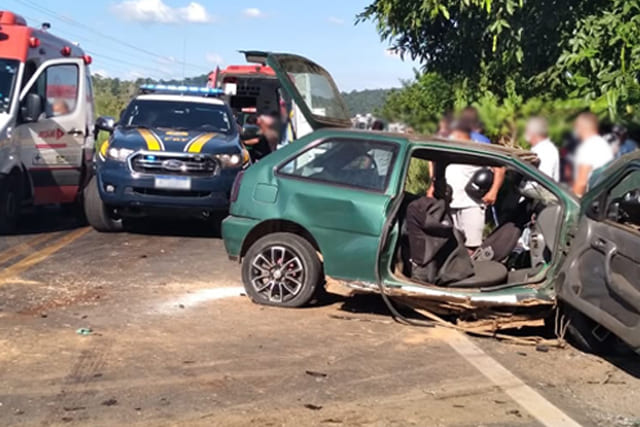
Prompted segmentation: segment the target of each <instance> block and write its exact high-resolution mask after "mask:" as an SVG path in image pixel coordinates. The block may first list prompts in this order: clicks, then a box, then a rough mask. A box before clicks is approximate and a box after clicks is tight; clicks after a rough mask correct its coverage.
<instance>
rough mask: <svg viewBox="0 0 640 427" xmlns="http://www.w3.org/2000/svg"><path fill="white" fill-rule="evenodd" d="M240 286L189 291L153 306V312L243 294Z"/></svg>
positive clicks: (191, 305)
mask: <svg viewBox="0 0 640 427" xmlns="http://www.w3.org/2000/svg"><path fill="white" fill-rule="evenodd" d="M244 294H245V293H244V288H243V287H242V286H229V287H226V288H207V289H200V290H197V291H194V292H189V293H186V294H183V295H181V296H179V297H178V298H176V299H172V300H171V301H166V302H163V303H162V304H160V305H159V306H158V307H156V308H155V310H154V312H172V313H173V312H176V311H177V310H182V309H183V308H190V307H193V306H196V305H199V304H202V303H205V302H208V301H214V300H218V299H223V298H232V297H239V296H242V295H244Z"/></svg>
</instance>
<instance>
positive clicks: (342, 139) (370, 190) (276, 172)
mask: <svg viewBox="0 0 640 427" xmlns="http://www.w3.org/2000/svg"><path fill="white" fill-rule="evenodd" d="M336 141H340V142H353V143H358V144H362V143H365V142H374V143H376V144H380V145H386V146H389V147H392V149H393V150H392V155H391V160H390V161H389V171H388V172H387V175H386V177H385V181H384V187H383V188H382V189H381V190H377V189H373V188H366V187H360V186H356V185H350V184H345V183H340V182H335V181H326V180H323V179H317V178H309V177H304V176H298V175H293V174H289V173H286V172H282V169H283V168H284V167H285V166H286V165H287V164H288V163H290V162H291V161H293V160H295V159H296V158H298V157H300V156H302V155H303V154H305V153H307V152H309V151H311V150H313V149H314V148H316V147H318V146H319V145H322V144H324V143H326V142H336ZM399 152H400V145H399V144H398V143H395V142H393V141H378V140H375V139H374V138H348V137H337V138H336V137H330V136H327V137H323V138H320V139H317V140H315V141H313V142H312V143H310V144H309V145H307V146H306V147H305V148H304V149H303V150H301V151H297V152H296V153H295V154H292V155H291V156H288V157H287V158H286V159H285V160H284V161H282V162H280V163H278V164H277V165H276V166H275V167H274V175H275V176H277V177H279V178H287V179H292V180H296V181H303V182H310V183H317V184H322V185H330V186H334V187H340V188H348V189H351V190H358V191H364V192H367V193H373V194H386V193H387V192H388V190H389V184H390V182H391V177H392V176H393V174H394V173H395V171H396V167H397V166H396V161H397V159H398V153H399Z"/></svg>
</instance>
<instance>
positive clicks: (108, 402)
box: [102, 397, 118, 406]
mask: <svg viewBox="0 0 640 427" xmlns="http://www.w3.org/2000/svg"><path fill="white" fill-rule="evenodd" d="M117 404H118V401H117V400H116V399H114V398H113V397H112V398H111V399H107V400H105V401H104V402H102V405H104V406H115V405H117Z"/></svg>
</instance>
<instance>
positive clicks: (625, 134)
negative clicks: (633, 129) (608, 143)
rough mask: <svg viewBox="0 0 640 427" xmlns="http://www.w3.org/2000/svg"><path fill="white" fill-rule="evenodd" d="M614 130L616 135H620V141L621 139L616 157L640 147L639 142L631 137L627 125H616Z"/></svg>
mask: <svg viewBox="0 0 640 427" xmlns="http://www.w3.org/2000/svg"><path fill="white" fill-rule="evenodd" d="M612 132H613V134H614V135H615V136H616V137H618V141H620V146H619V147H618V152H617V153H616V158H618V157H622V156H624V155H625V154H628V153H631V152H632V151H634V150H637V149H638V143H637V142H636V141H634V140H633V139H631V138H630V137H629V131H628V130H627V128H626V127H624V126H622V125H614V126H613V129H612Z"/></svg>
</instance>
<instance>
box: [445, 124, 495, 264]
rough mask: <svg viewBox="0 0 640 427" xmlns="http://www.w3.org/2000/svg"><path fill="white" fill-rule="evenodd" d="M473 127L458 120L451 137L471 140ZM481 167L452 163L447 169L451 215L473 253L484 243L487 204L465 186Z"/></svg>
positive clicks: (446, 176) (446, 178) (453, 126)
mask: <svg viewBox="0 0 640 427" xmlns="http://www.w3.org/2000/svg"><path fill="white" fill-rule="evenodd" d="M471 131H472V130H471V127H470V125H469V124H468V123H467V122H464V121H457V122H454V123H453V125H452V131H451V135H450V138H452V139H456V140H459V141H470V140H471ZM479 169H480V167H479V166H473V165H464V164H451V165H449V166H447V168H446V171H445V180H446V182H447V184H449V185H450V186H451V190H452V191H453V193H452V195H451V204H450V205H449V207H450V208H451V216H452V218H453V222H454V225H455V227H456V228H457V229H458V230H460V231H461V232H462V233H464V237H465V243H464V245H465V246H466V247H467V249H468V250H469V253H473V252H474V251H475V250H476V249H477V248H478V247H480V246H481V245H482V233H483V231H484V218H485V205H484V204H483V203H479V202H477V201H475V200H473V199H472V198H471V197H469V195H468V194H467V192H466V191H465V187H466V186H467V184H468V183H469V180H470V179H471V178H472V177H473V175H474V174H475V173H476V171H478V170H479Z"/></svg>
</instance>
